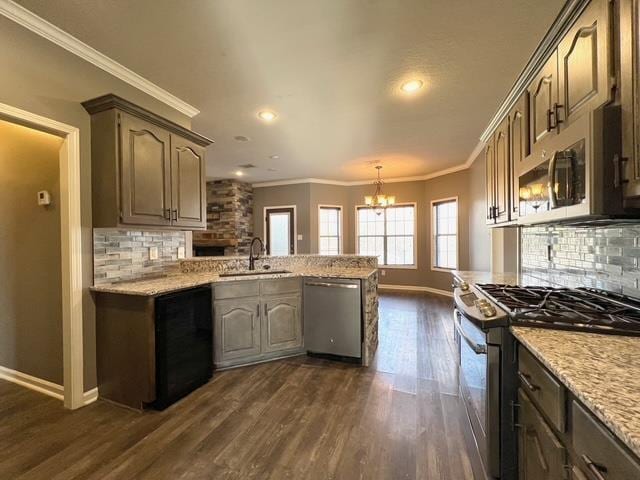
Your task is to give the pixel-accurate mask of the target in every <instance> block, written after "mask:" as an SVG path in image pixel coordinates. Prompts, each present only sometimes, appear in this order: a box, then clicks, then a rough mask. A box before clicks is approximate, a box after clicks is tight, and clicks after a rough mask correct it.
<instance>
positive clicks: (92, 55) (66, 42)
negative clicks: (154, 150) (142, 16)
mask: <svg viewBox="0 0 640 480" xmlns="http://www.w3.org/2000/svg"><path fill="white" fill-rule="evenodd" d="M0 15H4V16H5V17H7V18H9V19H10V20H13V21H14V22H16V23H18V24H20V25H22V26H23V27H25V28H26V29H28V30H30V31H32V32H33V33H35V34H37V35H40V36H41V37H43V38H46V39H47V40H49V41H50V42H53V43H55V44H56V45H58V46H60V47H62V48H64V49H65V50H67V51H69V52H71V53H73V54H74V55H77V56H78V57H80V58H82V59H84V60H86V61H87V62H89V63H91V64H93V65H95V66H96V67H98V68H100V69H101V70H104V71H105V72H107V73H109V74H111V75H113V76H114V77H116V78H118V79H120V80H122V81H123V82H126V83H128V84H129V85H132V86H133V87H135V88H137V89H138V90H141V91H143V92H144V93H146V94H148V95H151V96H152V97H154V98H156V99H157V100H160V101H161V102H163V103H165V104H166V105H169V106H170V107H172V108H174V109H176V110H177V111H179V112H180V113H183V114H184V115H187V116H188V117H194V116H196V115H197V114H198V113H200V111H199V110H198V109H197V108H195V107H194V106H192V105H189V104H188V103H187V102H185V101H184V100H181V99H179V98H178V97H176V96H175V95H172V94H171V93H169V92H167V91H166V90H164V89H163V88H161V87H159V86H158V85H156V84H155V83H153V82H151V81H149V80H147V79H146V78H144V77H142V76H140V75H138V74H137V73H135V72H134V71H132V70H130V69H128V68H127V67H125V66H124V65H122V64H120V63H118V62H116V61H115V60H113V59H112V58H109V57H107V56H106V55H104V54H103V53H100V52H99V51H97V50H96V49H95V48H93V47H90V46H89V45H87V44H86V43H84V42H82V41H81V40H78V39H77V38H76V37H74V36H73V35H71V34H69V33H67V32H65V31H64V30H62V29H61V28H58V27H56V26H55V25H53V24H52V23H50V22H48V21H47V20H45V19H44V18H42V17H39V16H38V15H36V14H35V13H33V12H31V11H30V10H27V9H26V8H24V7H23V6H21V5H18V4H17V3H15V2H14V1H12V0H0Z"/></svg>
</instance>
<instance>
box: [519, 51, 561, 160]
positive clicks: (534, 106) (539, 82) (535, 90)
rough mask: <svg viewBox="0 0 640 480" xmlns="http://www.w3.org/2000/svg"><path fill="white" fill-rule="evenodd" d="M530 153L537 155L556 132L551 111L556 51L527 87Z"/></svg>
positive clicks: (555, 83) (554, 100)
mask: <svg viewBox="0 0 640 480" xmlns="http://www.w3.org/2000/svg"><path fill="white" fill-rule="evenodd" d="M527 93H528V96H529V129H530V139H531V143H530V145H531V153H532V154H535V155H539V154H540V153H541V150H542V149H543V148H544V145H545V143H546V142H547V141H548V140H549V138H550V137H552V136H553V135H555V133H556V124H555V123H554V118H553V116H554V115H553V113H554V111H555V108H554V107H555V105H556V104H557V103H558V52H557V50H555V51H554V53H553V54H552V55H551V57H549V60H547V63H545V65H544V67H542V70H540V73H538V75H537V76H536V78H535V79H534V80H533V82H531V84H530V85H529V88H528V89H527Z"/></svg>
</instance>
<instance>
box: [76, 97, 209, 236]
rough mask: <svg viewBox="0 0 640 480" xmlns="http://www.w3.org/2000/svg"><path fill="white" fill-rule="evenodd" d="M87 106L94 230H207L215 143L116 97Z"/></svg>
mask: <svg viewBox="0 0 640 480" xmlns="http://www.w3.org/2000/svg"><path fill="white" fill-rule="evenodd" d="M83 105H84V107H85V108H86V109H87V111H88V112H89V113H90V114H91V157H92V179H93V181H92V192H93V226H94V227H120V226H140V227H150V226H153V227H167V228H185V229H201V228H206V199H205V195H206V194H205V181H206V177H205V147H206V146H207V145H210V144H211V143H212V142H211V140H208V139H207V138H205V137H203V136H201V135H198V134H196V133H194V132H191V131H190V130H187V129H186V128H184V127H181V126H179V125H177V124H175V123H173V122H170V121H168V120H166V119H164V118H162V117H159V116H157V115H155V114H153V113H151V112H149V111H147V110H144V109H142V108H140V107H138V106H136V105H133V104H131V103H129V102H127V101H125V100H123V99H121V98H119V97H116V96H115V95H107V96H104V97H100V98H97V99H95V100H90V101H88V102H85V103H83Z"/></svg>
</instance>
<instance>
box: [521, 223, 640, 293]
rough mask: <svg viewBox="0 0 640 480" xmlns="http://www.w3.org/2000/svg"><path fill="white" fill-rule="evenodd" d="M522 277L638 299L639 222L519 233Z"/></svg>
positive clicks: (535, 227) (542, 228)
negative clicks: (600, 290) (523, 274)
mask: <svg viewBox="0 0 640 480" xmlns="http://www.w3.org/2000/svg"><path fill="white" fill-rule="evenodd" d="M521 235H522V237H521V242H522V247H521V248H522V251H521V265H522V271H523V273H528V274H530V275H532V276H536V277H539V278H543V279H545V280H548V281H551V282H553V283H556V284H559V285H565V286H568V287H581V286H584V287H596V288H601V289H604V290H609V291H612V292H619V293H625V294H628V295H633V296H634V297H640V289H639V288H638V279H640V269H639V268H638V259H639V258H640V223H638V224H626V225H625V224H619V225H610V226H606V227H565V226H533V227H526V228H523V229H522V233H521Z"/></svg>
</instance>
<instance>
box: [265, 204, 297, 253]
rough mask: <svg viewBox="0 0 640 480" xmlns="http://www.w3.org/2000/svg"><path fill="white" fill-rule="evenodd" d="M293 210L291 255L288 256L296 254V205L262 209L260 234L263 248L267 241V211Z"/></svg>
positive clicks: (271, 206)
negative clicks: (262, 238)
mask: <svg viewBox="0 0 640 480" xmlns="http://www.w3.org/2000/svg"><path fill="white" fill-rule="evenodd" d="M288 208H290V209H293V253H292V254H290V255H297V254H298V211H297V205H270V206H268V207H263V209H262V233H263V237H264V244H265V248H266V246H267V242H268V241H269V239H268V238H267V213H268V211H269V210H279V209H288Z"/></svg>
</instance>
